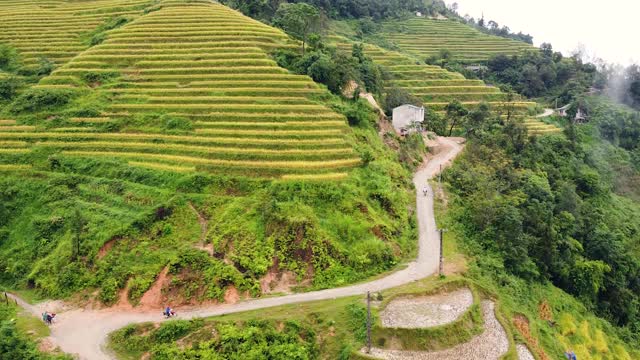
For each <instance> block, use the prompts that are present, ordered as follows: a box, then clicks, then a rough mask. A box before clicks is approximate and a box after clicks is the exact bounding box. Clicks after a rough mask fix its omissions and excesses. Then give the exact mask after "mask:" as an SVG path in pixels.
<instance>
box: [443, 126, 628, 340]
mask: <svg viewBox="0 0 640 360" xmlns="http://www.w3.org/2000/svg"><path fill="white" fill-rule="evenodd" d="M597 121H598V120H597V119H594V122H596V123H597ZM490 123H491V122H490ZM517 128H518V125H517V124H510V123H507V124H504V125H500V123H494V124H493V125H487V127H482V128H481V129H479V131H475V132H474V135H473V137H472V141H471V143H470V144H469V145H468V149H467V152H466V153H465V155H464V156H463V157H462V159H460V160H459V161H458V162H457V164H456V165H455V166H454V168H453V169H452V170H450V171H447V172H446V173H445V178H446V179H447V180H448V182H449V184H450V185H451V187H450V188H451V190H452V192H453V193H454V194H455V197H454V202H453V203H454V209H453V213H454V214H455V216H456V219H457V221H458V222H459V223H460V224H461V226H462V228H463V229H464V234H465V236H466V238H467V239H469V247H470V249H473V250H470V251H471V252H472V253H483V254H486V255H483V258H482V259H478V261H479V262H480V266H481V267H482V268H484V269H487V271H492V272H495V273H497V274H499V273H501V271H503V269H504V270H506V271H508V272H510V273H512V274H516V275H518V276H519V277H521V278H523V279H527V280H528V281H547V280H550V281H552V282H553V283H554V284H555V285H556V286H558V287H560V288H562V289H564V290H566V291H568V292H569V293H571V294H573V295H575V296H576V297H578V298H580V299H581V300H582V301H583V302H584V303H585V304H587V305H588V306H590V307H593V308H595V309H597V312H598V313H599V314H600V315H602V316H604V317H606V318H608V319H610V320H611V321H612V322H613V323H615V324H617V325H619V326H621V327H625V328H627V329H629V331H630V332H631V333H634V334H635V335H631V336H628V339H631V338H634V337H635V339H636V340H633V341H637V337H638V335H637V334H638V332H637V331H638V324H639V323H640V317H639V316H638V312H637V311H636V310H631V309H634V308H635V307H636V305H637V303H638V301H639V299H640V288H638V287H637V286H636V285H635V284H634V283H633V281H632V280H631V279H635V278H637V276H638V274H639V272H640V262H639V261H638V260H637V257H636V256H634V255H633V254H634V253H635V252H634V251H635V250H634V249H637V246H638V243H637V241H636V240H634V236H635V235H633V234H635V233H636V232H637V231H638V230H639V229H640V223H638V221H637V216H638V211H639V210H640V209H639V208H638V207H637V205H633V204H631V203H629V200H626V199H623V198H620V197H618V196H615V195H614V194H613V193H612V192H611V191H610V188H611V185H610V183H609V181H611V180H610V179H611V178H612V176H614V174H613V173H609V171H612V169H609V168H608V167H607V165H600V164H599V162H600V160H598V159H599V157H601V156H602V155H600V154H601V153H602V148H601V145H587V144H585V143H581V142H580V140H579V138H578V139H577V140H574V141H572V140H570V139H566V138H564V137H559V136H546V137H541V138H536V139H530V140H529V141H526V140H525V141H522V139H520V138H519V136H513V134H517V133H518V130H517ZM595 144H598V143H597V142H596V143H595ZM496 276H499V275H496ZM622 294H624V295H622Z"/></svg>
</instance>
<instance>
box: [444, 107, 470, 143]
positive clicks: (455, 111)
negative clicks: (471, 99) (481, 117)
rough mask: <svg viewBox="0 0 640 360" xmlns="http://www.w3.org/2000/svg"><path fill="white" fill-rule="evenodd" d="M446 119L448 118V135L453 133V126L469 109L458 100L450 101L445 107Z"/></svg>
mask: <svg viewBox="0 0 640 360" xmlns="http://www.w3.org/2000/svg"><path fill="white" fill-rule="evenodd" d="M445 110H446V113H447V115H446V116H447V120H449V126H450V127H449V136H451V134H452V133H453V128H455V127H456V125H457V124H458V123H459V122H460V121H461V120H462V119H463V118H464V117H465V116H467V114H468V113H469V111H468V110H467V109H466V108H465V107H464V106H463V105H462V103H461V102H459V101H458V100H454V101H452V102H450V103H449V104H448V105H447V107H446V109H445Z"/></svg>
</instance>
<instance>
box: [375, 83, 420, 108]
mask: <svg viewBox="0 0 640 360" xmlns="http://www.w3.org/2000/svg"><path fill="white" fill-rule="evenodd" d="M406 104H411V105H414V106H423V104H422V101H421V100H420V99H418V98H417V97H415V96H413V95H411V94H410V93H409V92H408V91H407V90H405V89H403V88H400V87H395V86H393V87H388V88H386V89H385V96H384V111H385V112H386V113H387V115H391V114H392V113H393V109H395V108H397V107H398V106H401V105H406Z"/></svg>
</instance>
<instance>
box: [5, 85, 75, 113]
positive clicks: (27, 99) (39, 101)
mask: <svg viewBox="0 0 640 360" xmlns="http://www.w3.org/2000/svg"><path fill="white" fill-rule="evenodd" d="M73 96H74V92H73V91H72V90H69V89H29V90H27V91H25V92H24V93H22V94H21V95H20V96H19V97H18V98H17V99H16V100H15V101H14V103H13V104H12V105H11V111H12V112H13V113H24V112H38V111H43V110H54V109H56V108H59V107H62V106H64V105H66V104H68V103H69V102H70V101H71V99H72V98H73Z"/></svg>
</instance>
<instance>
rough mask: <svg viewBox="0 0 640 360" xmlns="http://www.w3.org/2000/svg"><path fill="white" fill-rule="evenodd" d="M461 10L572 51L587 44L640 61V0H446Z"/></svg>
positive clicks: (604, 54) (618, 58) (605, 54)
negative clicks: (455, 3)
mask: <svg viewBox="0 0 640 360" xmlns="http://www.w3.org/2000/svg"><path fill="white" fill-rule="evenodd" d="M454 2H457V3H458V6H459V7H458V12H459V13H460V15H462V16H464V15H465V14H469V15H471V16H472V17H474V18H476V19H478V18H480V17H481V16H482V13H483V12H484V17H485V20H487V21H488V20H495V21H496V22H497V23H498V24H500V26H503V25H507V26H509V28H510V29H511V31H515V32H518V31H522V32H524V33H529V34H531V35H532V36H533V41H534V43H535V45H540V44H541V43H543V42H550V43H551V44H552V45H553V47H554V49H555V50H560V51H562V53H563V54H566V55H569V54H571V52H573V50H575V49H576V48H578V46H579V45H580V44H583V45H584V46H585V47H586V49H587V51H588V53H589V54H591V55H592V56H593V54H595V56H598V57H601V58H603V59H605V60H606V61H608V62H615V63H621V64H624V65H627V64H629V63H631V62H632V61H635V62H636V63H637V62H640V0H606V1H603V0H447V3H448V4H452V3H454Z"/></svg>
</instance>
